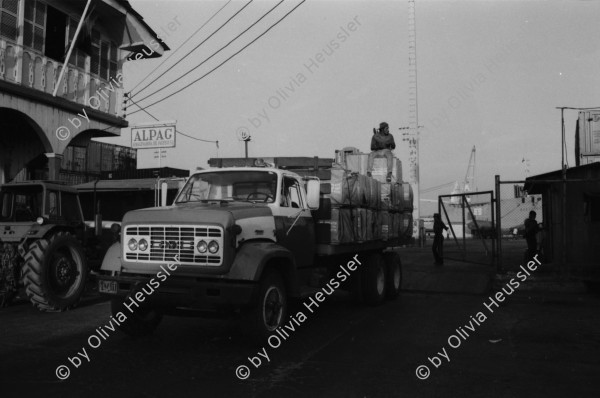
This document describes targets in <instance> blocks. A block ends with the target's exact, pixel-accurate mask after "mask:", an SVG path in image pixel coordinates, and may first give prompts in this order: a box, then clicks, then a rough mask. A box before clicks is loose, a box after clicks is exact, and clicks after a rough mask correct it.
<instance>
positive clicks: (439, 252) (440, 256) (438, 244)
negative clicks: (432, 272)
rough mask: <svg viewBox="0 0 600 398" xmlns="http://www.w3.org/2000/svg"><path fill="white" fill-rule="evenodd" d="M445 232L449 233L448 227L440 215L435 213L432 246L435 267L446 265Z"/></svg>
mask: <svg viewBox="0 0 600 398" xmlns="http://www.w3.org/2000/svg"><path fill="white" fill-rule="evenodd" d="M444 230H446V231H447V230H448V227H447V226H446V224H444V222H443V221H442V217H440V214H439V213H435V214H434V215H433V234H434V235H433V245H431V251H433V257H434V258H435V265H444V234H443V231H444Z"/></svg>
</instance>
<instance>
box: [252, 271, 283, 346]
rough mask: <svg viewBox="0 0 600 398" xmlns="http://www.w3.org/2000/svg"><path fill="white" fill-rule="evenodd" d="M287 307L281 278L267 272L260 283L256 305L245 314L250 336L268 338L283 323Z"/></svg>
mask: <svg viewBox="0 0 600 398" xmlns="http://www.w3.org/2000/svg"><path fill="white" fill-rule="evenodd" d="M287 307H288V301H287V296H286V291H285V285H284V283H283V280H282V279H281V276H280V275H279V273H277V272H268V273H267V274H266V275H265V276H264V277H263V278H262V280H261V281H260V287H259V294H258V303H257V305H256V306H255V307H254V308H252V309H250V310H249V311H248V312H247V314H246V316H247V323H249V326H250V328H251V331H252V334H253V335H254V336H255V337H257V338H267V337H268V336H270V335H271V334H272V333H273V332H275V330H276V329H277V328H278V327H280V326H281V325H283V323H284V322H285V320H286V317H287Z"/></svg>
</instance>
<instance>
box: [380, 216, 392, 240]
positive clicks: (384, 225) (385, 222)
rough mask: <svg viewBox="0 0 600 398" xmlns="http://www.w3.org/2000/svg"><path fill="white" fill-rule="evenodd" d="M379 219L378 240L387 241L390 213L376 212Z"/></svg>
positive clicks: (390, 219)
mask: <svg viewBox="0 0 600 398" xmlns="http://www.w3.org/2000/svg"><path fill="white" fill-rule="evenodd" d="M377 214H378V219H379V223H378V224H379V225H378V227H379V239H383V240H388V239H390V232H391V229H392V218H391V217H390V213H389V212H388V211H386V210H381V211H379V212H377Z"/></svg>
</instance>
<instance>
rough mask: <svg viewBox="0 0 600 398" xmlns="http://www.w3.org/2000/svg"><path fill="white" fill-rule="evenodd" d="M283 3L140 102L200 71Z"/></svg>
mask: <svg viewBox="0 0 600 398" xmlns="http://www.w3.org/2000/svg"><path fill="white" fill-rule="evenodd" d="M281 3H283V0H281V1H280V2H279V3H277V4H276V5H275V6H274V7H273V8H271V9H270V10H269V11H267V12H266V13H265V14H263V16H261V17H260V18H258V19H257V20H256V21H254V23H252V24H251V25H250V26H248V27H247V28H246V29H244V31H242V32H241V33H240V34H238V35H237V36H236V37H234V38H233V39H231V40H230V41H229V43H227V44H225V45H224V46H223V47H221V48H219V49H218V50H217V51H215V52H214V53H212V55H211V56H209V57H208V58H206V59H205V60H204V61H202V62H200V63H199V64H198V65H196V66H194V67H193V68H192V69H190V70H189V71H187V72H185V73H184V74H183V75H181V76H179V77H178V78H177V79H175V80H173V81H172V82H170V83H168V84H166V85H165V86H163V87H161V88H159V89H158V90H156V91H154V92H153V93H151V94H148V95H147V96H145V97H144V98H142V99H140V100H138V101H140V102H142V101H144V100H145V99H147V98H149V97H151V96H153V95H154V94H156V93H159V92H161V91H162V90H164V89H166V88H167V87H169V86H171V85H172V84H174V83H176V82H178V81H179V80H181V79H183V78H184V77H186V76H187V75H189V74H190V73H192V72H193V71H195V70H196V69H198V68H199V67H201V66H202V65H204V64H205V63H206V62H208V61H209V60H210V59H211V58H212V57H214V56H215V55H217V54H218V53H220V52H221V51H222V50H224V49H225V48H227V47H228V46H229V45H230V44H231V43H233V42H234V41H236V40H237V39H239V38H240V36H242V35H243V34H244V33H246V32H248V31H249V30H250V29H252V28H253V27H254V26H256V25H257V24H258V23H259V22H260V21H262V20H263V19H264V18H265V17H266V16H267V15H269V14H270V13H271V12H272V11H273V10H275V9H276V8H277V7H279V6H280V5H281Z"/></svg>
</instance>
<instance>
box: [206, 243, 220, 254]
mask: <svg viewBox="0 0 600 398" xmlns="http://www.w3.org/2000/svg"><path fill="white" fill-rule="evenodd" d="M208 251H209V252H211V253H213V254H215V253H216V252H218V251H219V244H218V243H217V242H216V241H214V240H211V241H210V243H209V244H208Z"/></svg>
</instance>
